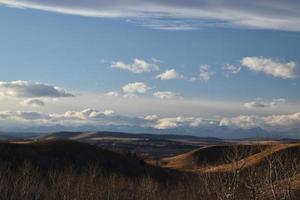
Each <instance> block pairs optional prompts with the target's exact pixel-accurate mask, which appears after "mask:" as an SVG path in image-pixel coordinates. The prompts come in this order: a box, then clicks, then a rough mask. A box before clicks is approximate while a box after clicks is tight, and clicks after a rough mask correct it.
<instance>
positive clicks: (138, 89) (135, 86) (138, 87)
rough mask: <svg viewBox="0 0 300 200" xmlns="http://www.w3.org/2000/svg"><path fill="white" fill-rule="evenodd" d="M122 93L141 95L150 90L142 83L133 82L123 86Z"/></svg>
mask: <svg viewBox="0 0 300 200" xmlns="http://www.w3.org/2000/svg"><path fill="white" fill-rule="evenodd" d="M122 89H123V92H124V93H130V94H135V93H139V94H143V93H146V92H147V91H148V90H150V89H151V88H150V87H148V86H147V85H146V84H145V83H142V82H135V83H128V84H127V85H124V86H123V87H122Z"/></svg>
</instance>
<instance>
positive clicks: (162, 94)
mask: <svg viewBox="0 0 300 200" xmlns="http://www.w3.org/2000/svg"><path fill="white" fill-rule="evenodd" d="M153 96H154V97H156V98H160V99H175V98H179V97H181V95H180V94H179V93H174V92H170V91H158V92H155V93H153Z"/></svg>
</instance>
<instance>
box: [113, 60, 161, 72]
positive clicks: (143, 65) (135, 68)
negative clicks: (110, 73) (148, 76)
mask: <svg viewBox="0 0 300 200" xmlns="http://www.w3.org/2000/svg"><path fill="white" fill-rule="evenodd" d="M111 67H112V68H117V69H123V70H128V71H131V72H132V73H135V74H139V73H143V72H150V71H155V70H158V69H159V66H158V65H157V64H156V63H154V62H153V63H150V62H147V61H145V60H142V59H138V58H136V59H134V60H133V63H130V64H126V63H124V62H123V61H117V62H113V63H112V65H111Z"/></svg>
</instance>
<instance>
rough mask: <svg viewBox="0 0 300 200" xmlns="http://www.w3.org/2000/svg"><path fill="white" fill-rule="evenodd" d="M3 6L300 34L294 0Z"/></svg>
mask: <svg viewBox="0 0 300 200" xmlns="http://www.w3.org/2000/svg"><path fill="white" fill-rule="evenodd" d="M0 4H2V5H5V6H10V7H15V8H22V9H24V8H30V9H38V10H44V11H50V12H58V13H64V14H72V15H81V16H88V17H101V18H126V19H129V20H131V21H132V20H135V21H137V22H138V23H140V24H142V25H145V26H147V27H150V28H156V29H163V30H193V29H195V28H199V27H211V26H221V27H224V26H229V27H236V26H238V27H246V28H259V29H275V30H288V31H300V28H299V27H300V14H299V10H300V3H299V2H297V1H292V0H285V1H281V0H273V1H260V0H253V1H247V2H245V1H236V0H226V1H225V0H221V1H215V0H198V1H170V0H159V1H158V0H147V1H146V0H140V1H129V0H123V1H116V0H111V1H105V0H84V1H83V0H78V1H67V0H60V1H50V0H44V1H37V0H0Z"/></svg>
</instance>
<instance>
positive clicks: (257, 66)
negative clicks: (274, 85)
mask: <svg viewBox="0 0 300 200" xmlns="http://www.w3.org/2000/svg"><path fill="white" fill-rule="evenodd" d="M241 64H242V65H243V66H244V67H247V68H248V69H250V70H252V71H255V72H263V73H265V74H268V75H272V76H274V77H278V78H283V79H292V78H295V77H296V68H297V63H296V62H293V61H291V62H287V63H284V62H281V61H279V60H278V59H274V58H264V57H245V58H243V59H242V60H241Z"/></svg>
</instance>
